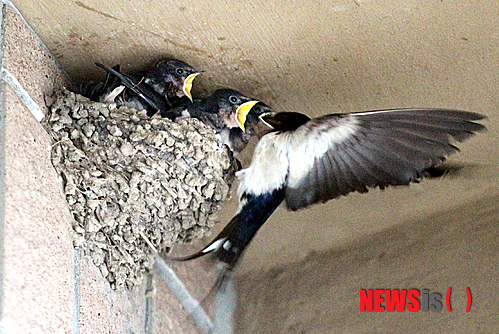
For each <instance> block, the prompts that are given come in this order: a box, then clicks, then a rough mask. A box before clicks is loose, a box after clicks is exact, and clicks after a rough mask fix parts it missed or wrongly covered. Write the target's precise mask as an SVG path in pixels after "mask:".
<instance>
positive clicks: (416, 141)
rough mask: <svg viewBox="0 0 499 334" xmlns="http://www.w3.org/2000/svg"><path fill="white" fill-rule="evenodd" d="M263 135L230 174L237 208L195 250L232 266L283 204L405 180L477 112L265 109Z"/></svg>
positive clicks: (295, 205) (441, 152)
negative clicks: (247, 161) (315, 113)
mask: <svg viewBox="0 0 499 334" xmlns="http://www.w3.org/2000/svg"><path fill="white" fill-rule="evenodd" d="M259 118H260V120H261V122H263V123H264V124H265V125H266V126H267V130H266V131H267V132H266V133H265V134H264V135H263V136H262V138H261V139H260V141H259V142H258V144H257V146H256V148H255V151H254V153H253V157H252V162H251V165H250V166H249V167H248V168H246V169H243V170H241V171H239V172H237V173H236V176H237V177H238V179H239V182H240V184H239V188H238V196H239V209H238V211H237V213H236V215H235V216H234V217H233V218H232V220H231V221H230V222H229V224H228V225H227V226H226V227H225V228H224V229H223V230H222V232H220V234H218V236H216V237H215V239H214V240H213V241H212V242H210V243H209V244H208V245H207V246H206V247H205V248H203V249H202V250H201V251H199V252H197V253H195V254H192V255H190V256H187V257H183V258H177V260H183V261H185V260H190V259H195V258H197V257H200V256H203V255H206V254H209V253H212V252H214V253H215V255H216V258H217V259H218V261H219V262H220V263H221V264H222V265H223V266H224V268H225V269H224V270H222V272H221V274H220V275H219V278H218V280H217V285H219V284H221V281H223V280H224V277H226V276H227V272H228V271H231V270H232V269H233V268H234V266H235V265H236V264H237V262H238V260H239V259H240V256H241V254H243V252H244V250H245V249H246V247H247V246H248V244H249V243H250V242H251V240H252V239H253V237H254V236H255V234H256V233H257V231H258V230H259V229H260V227H261V226H262V225H263V224H264V223H265V222H266V221H267V219H268V218H269V217H270V216H271V215H272V213H273V212H274V210H276V209H277V207H278V206H279V205H280V204H281V203H282V202H283V201H284V202H285V203H286V206H287V208H288V209H289V210H293V211H294V210H298V209H300V208H305V207H308V206H309V205H312V204H314V203H319V202H322V203H324V202H326V201H328V200H330V199H333V198H337V197H340V196H346V195H347V194H349V193H351V192H356V191H357V192H360V193H366V192H367V191H368V189H369V188H376V187H378V188H380V189H384V188H386V187H388V186H397V185H408V184H409V183H411V182H412V181H415V180H417V179H419V178H420V177H421V176H422V174H423V172H424V171H425V170H426V169H428V168H430V167H433V166H435V165H437V164H439V163H440V162H441V161H443V160H444V159H445V158H446V157H447V156H448V155H450V154H452V153H454V152H456V151H458V148H457V147H456V146H455V145H454V142H462V141H464V140H466V139H468V138H469V137H471V136H472V135H474V134H475V133H476V132H479V131H482V130H484V129H485V127H484V126H483V125H481V124H479V123H476V122H475V121H477V120H481V119H483V118H484V116H482V115H480V114H477V113H473V112H466V111H460V110H446V109H392V110H378V111H367V112H358V113H346V114H331V115H325V116H322V117H318V118H314V119H310V118H309V117H308V116H306V115H304V114H300V113H289V112H284V113H265V114H262V115H260V117H259Z"/></svg>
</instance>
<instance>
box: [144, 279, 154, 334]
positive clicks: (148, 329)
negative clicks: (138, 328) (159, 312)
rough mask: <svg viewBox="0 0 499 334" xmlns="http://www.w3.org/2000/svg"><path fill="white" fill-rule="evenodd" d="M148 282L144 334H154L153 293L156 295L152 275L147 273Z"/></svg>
mask: <svg viewBox="0 0 499 334" xmlns="http://www.w3.org/2000/svg"><path fill="white" fill-rule="evenodd" d="M146 275H147V278H146V279H147V282H146V291H145V297H146V309H145V319H144V334H152V333H153V332H152V329H153V322H152V320H153V316H152V308H153V293H154V285H153V280H152V273H151V272H147V274H146Z"/></svg>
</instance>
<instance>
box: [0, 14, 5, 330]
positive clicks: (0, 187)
mask: <svg viewBox="0 0 499 334" xmlns="http://www.w3.org/2000/svg"><path fill="white" fill-rule="evenodd" d="M4 17H5V6H2V10H1V16H0V68H1V67H2V66H3V36H4V32H5V21H4ZM5 118H6V111H5V83H1V82H0V333H4V329H3V326H2V319H3V307H4V305H3V299H4V291H3V289H4V287H3V285H4V284H3V282H4V276H3V275H4V235H5V125H6V123H5Z"/></svg>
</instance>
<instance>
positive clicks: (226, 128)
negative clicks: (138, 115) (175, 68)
mask: <svg viewBox="0 0 499 334" xmlns="http://www.w3.org/2000/svg"><path fill="white" fill-rule="evenodd" d="M253 109H255V110H257V112H253ZM250 111H251V112H250ZM268 111H271V109H270V108H269V107H268V106H266V105H265V104H263V103H261V102H259V101H256V100H253V99H251V98H249V97H247V96H245V95H243V94H241V93H240V92H238V91H235V90H232V89H219V90H217V91H215V92H214V93H213V94H211V95H210V96H208V97H207V98H206V99H202V100H198V99H196V100H194V102H193V103H191V104H188V105H186V106H182V107H177V108H175V109H173V110H171V111H167V112H162V113H161V116H162V117H167V118H170V119H177V120H178V119H181V118H186V117H195V118H198V119H200V120H201V121H202V122H203V123H205V124H207V125H209V126H211V127H212V128H214V129H215V131H216V132H217V135H218V136H219V138H220V140H221V141H222V142H223V143H224V144H226V145H227V146H228V147H229V148H230V149H231V151H232V152H234V153H238V152H239V151H240V150H242V149H243V148H244V146H245V145H246V144H247V142H248V140H249V137H251V136H252V135H253V133H254V131H255V130H256V129H257V128H259V127H261V122H260V121H259V120H258V116H259V114H258V113H260V114H261V113H263V112H268ZM245 124H248V125H249V126H248V129H246V125H245Z"/></svg>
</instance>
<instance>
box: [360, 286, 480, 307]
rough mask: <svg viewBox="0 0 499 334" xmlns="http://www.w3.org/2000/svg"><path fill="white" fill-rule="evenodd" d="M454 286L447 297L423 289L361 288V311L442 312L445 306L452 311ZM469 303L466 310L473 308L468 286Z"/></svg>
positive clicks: (448, 291)
mask: <svg viewBox="0 0 499 334" xmlns="http://www.w3.org/2000/svg"><path fill="white" fill-rule="evenodd" d="M451 293H452V288H449V289H448V290H447V294H446V295H445V299H443V298H442V294H441V293H439V292H432V293H430V290H428V289H423V290H422V291H420V290H419V289H409V290H403V289H402V290H397V289H389V290H387V289H370V290H360V312H405V311H406V310H407V311H409V312H418V311H423V312H428V311H431V312H440V311H442V308H443V307H446V308H447V311H449V312H452V307H451ZM466 294H467V297H468V305H467V307H466V312H469V311H470V309H471V290H470V288H466Z"/></svg>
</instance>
